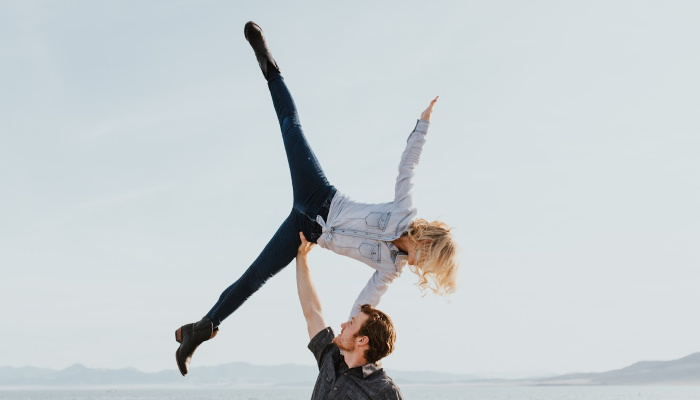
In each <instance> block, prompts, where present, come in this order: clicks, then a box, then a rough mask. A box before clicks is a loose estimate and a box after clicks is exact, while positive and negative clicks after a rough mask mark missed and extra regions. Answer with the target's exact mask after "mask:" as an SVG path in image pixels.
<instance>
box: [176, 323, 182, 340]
mask: <svg viewBox="0 0 700 400" xmlns="http://www.w3.org/2000/svg"><path fill="white" fill-rule="evenodd" d="M175 341H177V342H178V343H182V328H181V327H180V328H177V330H176V331H175Z"/></svg>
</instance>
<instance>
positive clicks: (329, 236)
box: [316, 119, 429, 317]
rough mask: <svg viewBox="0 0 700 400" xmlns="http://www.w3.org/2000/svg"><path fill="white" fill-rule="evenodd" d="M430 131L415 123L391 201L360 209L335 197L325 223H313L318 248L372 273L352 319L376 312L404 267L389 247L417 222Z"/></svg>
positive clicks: (361, 205)
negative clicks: (420, 169)
mask: <svg viewBox="0 0 700 400" xmlns="http://www.w3.org/2000/svg"><path fill="white" fill-rule="evenodd" d="M428 125H429V123H428V121H425V120H422V119H421V120H418V123H416V127H415V129H414V130H413V132H411V134H410V135H409V136H408V140H407V143H406V149H405V150H404V152H403V154H402V155H401V162H400V163H399V176H398V177H397V178H396V189H395V195H394V201H392V202H390V203H380V204H367V203H358V202H356V201H353V200H351V199H350V198H349V197H348V196H346V195H344V194H342V193H340V192H339V191H338V192H337V193H336V194H335V196H334V197H333V200H332V202H331V205H330V209H329V211H328V220H327V221H324V220H323V218H321V216H317V217H316V222H318V223H319V225H321V228H322V229H323V233H322V234H321V237H319V239H318V244H319V245H320V246H321V247H323V248H325V249H329V250H332V251H334V252H336V253H338V254H342V255H345V256H348V257H352V258H354V259H356V260H359V261H362V262H363V263H365V264H367V265H369V266H370V267H372V268H374V269H375V270H376V272H375V273H374V275H372V277H371V278H370V280H369V282H367V285H366V286H365V288H364V289H363V290H362V292H360V295H359V296H358V298H357V300H356V301H355V304H354V305H353V308H352V311H351V313H350V316H351V317H352V316H353V315H355V314H357V313H358V312H360V307H361V306H362V305H363V304H371V305H372V306H376V305H377V304H378V303H379V300H380V298H381V297H382V295H383V294H384V293H385V292H386V291H387V289H388V288H389V284H390V283H391V282H392V281H393V280H394V279H395V278H397V277H398V276H399V275H401V270H402V269H403V267H404V265H406V261H407V257H406V253H403V252H401V251H400V250H399V249H398V248H397V247H396V246H394V245H393V244H392V243H391V241H392V240H394V239H398V238H399V237H400V236H401V234H403V233H404V232H406V231H408V228H409V225H410V224H411V221H412V220H413V218H414V217H415V216H416V209H415V208H414V207H413V198H412V196H411V190H412V189H413V177H414V175H415V169H416V166H417V165H418V162H419V161H420V155H421V152H422V151H423V144H424V143H425V135H426V134H427V132H428Z"/></svg>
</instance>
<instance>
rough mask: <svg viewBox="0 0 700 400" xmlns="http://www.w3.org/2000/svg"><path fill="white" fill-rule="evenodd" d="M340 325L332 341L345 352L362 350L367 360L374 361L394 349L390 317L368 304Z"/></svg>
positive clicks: (394, 337) (392, 326) (394, 332)
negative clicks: (338, 331) (338, 332)
mask: <svg viewBox="0 0 700 400" xmlns="http://www.w3.org/2000/svg"><path fill="white" fill-rule="evenodd" d="M340 326H341V328H342V329H341V331H340V334H339V335H338V336H336V337H335V338H334V339H333V343H335V345H336V346H338V348H339V349H340V350H343V351H344V352H346V353H352V352H362V354H363V355H364V358H365V359H366V360H367V362H370V363H376V362H377V361H379V360H381V359H382V358H384V357H386V356H388V355H389V354H391V352H392V351H394V342H395V341H396V331H395V330H394V324H393V323H392V322H391V318H389V316H388V315H386V314H384V313H383V312H381V311H379V310H377V309H376V308H374V307H372V306H371V305H369V304H365V305H363V306H362V309H361V311H360V312H359V313H357V314H355V315H354V316H353V317H352V318H351V319H350V320H349V321H348V322H346V323H344V324H341V325H340Z"/></svg>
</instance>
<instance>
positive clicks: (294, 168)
mask: <svg viewBox="0 0 700 400" xmlns="http://www.w3.org/2000/svg"><path fill="white" fill-rule="evenodd" d="M268 74H269V75H268V79H269V80H268V84H267V85H268V87H269V88H270V94H271V96H272V102H273V104H274V106H275V112H276V113H277V120H278V121H279V124H280V129H281V130H282V140H283V142H284V149H285V151H286V153H287V162H288V163H289V172H290V174H291V176H292V188H293V192H294V205H295V206H296V207H300V208H301V210H302V211H304V212H307V213H315V212H318V210H319V209H320V208H321V205H322V204H323V202H324V201H325V200H326V197H328V195H329V193H330V192H331V190H333V187H332V186H331V184H330V183H329V182H328V179H327V178H326V175H325V173H324V172H323V169H322V168H321V164H320V163H319V162H318V159H317V158H316V155H314V152H313V150H311V146H310V145H309V143H308V142H307V140H306V137H305V136H304V132H303V131H302V128H301V123H300V122H299V113H298V112H297V109H296V105H295V104H294V99H292V94H291V93H290V92H289V89H288V88H287V85H286V84H285V82H284V78H282V76H281V75H280V74H278V73H277V72H276V71H274V70H271V71H269V72H268ZM311 217H312V218H315V217H316V215H311Z"/></svg>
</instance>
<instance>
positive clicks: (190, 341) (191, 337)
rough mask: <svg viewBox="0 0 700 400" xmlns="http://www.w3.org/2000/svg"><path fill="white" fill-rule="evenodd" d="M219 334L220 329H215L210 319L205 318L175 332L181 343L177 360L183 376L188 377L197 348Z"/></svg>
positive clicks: (176, 356) (177, 352)
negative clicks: (188, 369) (188, 368)
mask: <svg viewBox="0 0 700 400" xmlns="http://www.w3.org/2000/svg"><path fill="white" fill-rule="evenodd" d="M217 333H219V328H218V327H217V328H214V324H213V323H212V322H211V319H209V317H204V318H202V320H201V321H199V322H195V323H193V324H187V325H183V326H181V327H180V328H178V330H176V331H175V340H177V341H178V342H179V343H180V347H179V348H178V349H177V351H175V360H177V367H178V368H179V369H180V373H181V374H182V376H185V375H187V372H188V371H187V367H188V366H189V364H190V360H191V359H192V355H193V354H194V351H195V350H197V347H198V346H199V345H200V344H202V342H206V341H207V340H209V339H211V338H213V337H214V336H216V334H217Z"/></svg>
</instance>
